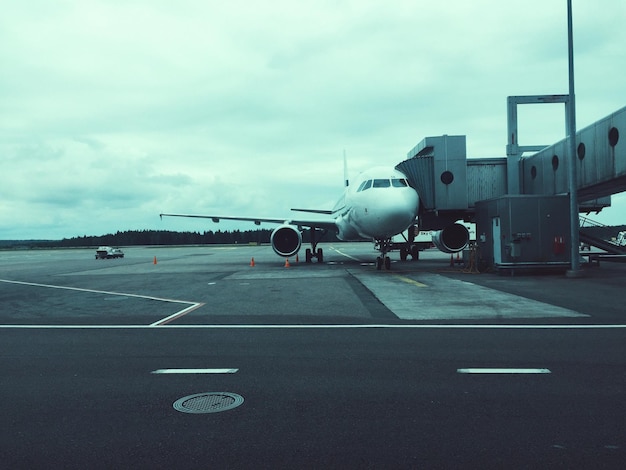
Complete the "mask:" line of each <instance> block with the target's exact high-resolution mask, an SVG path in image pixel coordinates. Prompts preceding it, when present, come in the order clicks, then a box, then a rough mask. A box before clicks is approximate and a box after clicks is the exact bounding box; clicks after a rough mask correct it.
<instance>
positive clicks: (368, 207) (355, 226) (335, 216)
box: [161, 167, 467, 270]
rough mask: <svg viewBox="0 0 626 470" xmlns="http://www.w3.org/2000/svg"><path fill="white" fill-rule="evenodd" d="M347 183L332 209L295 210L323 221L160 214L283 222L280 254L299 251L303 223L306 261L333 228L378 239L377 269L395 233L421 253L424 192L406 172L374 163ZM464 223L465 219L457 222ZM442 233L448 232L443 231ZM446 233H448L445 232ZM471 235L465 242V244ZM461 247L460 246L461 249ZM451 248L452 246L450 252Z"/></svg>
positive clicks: (343, 234)
mask: <svg viewBox="0 0 626 470" xmlns="http://www.w3.org/2000/svg"><path fill="white" fill-rule="evenodd" d="M345 182H346V188H345V190H344V193H343V195H342V196H341V198H340V199H339V200H338V201H337V204H335V207H334V208H333V209H332V210H320V209H292V210H293V211H299V212H308V213H313V214H319V215H325V216H327V218H325V219H324V220H319V219H318V220H311V219H296V218H294V219H286V220H285V219H279V218H262V217H234V216H218V215H189V214H161V217H163V216H167V217H192V218H204V219H211V220H213V222H219V221H220V220H221V219H224V220H240V221H249V222H254V223H255V224H256V225H260V224H261V222H267V223H276V224H280V225H279V226H278V227H277V228H276V229H274V231H273V232H272V234H271V237H270V241H271V245H272V248H273V249H274V251H275V252H276V254H278V255H280V256H283V257H285V258H289V257H291V256H294V255H295V254H296V253H298V251H299V250H300V247H301V245H302V228H303V227H307V228H309V229H310V234H311V248H307V249H306V262H307V263H310V262H311V261H312V259H313V258H316V259H317V261H318V262H323V260H324V254H323V251H322V249H321V248H317V244H318V242H319V238H318V237H316V233H317V231H321V236H324V234H326V233H327V232H329V231H333V232H335V233H336V235H337V238H339V239H340V240H344V241H357V240H373V241H374V242H375V248H376V249H377V250H378V251H380V252H381V256H379V257H378V258H377V259H376V268H377V269H379V270H380V269H382V267H383V265H384V266H385V269H390V267H391V260H390V258H389V256H387V253H388V252H389V251H391V250H392V249H395V248H398V244H397V243H392V241H391V238H392V237H393V236H394V235H398V234H401V233H403V232H404V231H405V230H407V229H409V231H408V234H409V235H408V238H407V237H405V240H406V241H407V242H406V244H402V247H400V249H401V258H402V259H406V258H407V255H408V254H409V253H410V254H411V255H412V257H413V259H417V258H418V256H419V251H418V247H417V246H415V245H413V246H412V245H411V243H412V241H413V238H414V236H415V225H416V224H417V215H418V210H419V196H418V194H417V192H416V191H415V189H413V188H412V187H411V186H410V184H409V182H408V180H407V178H406V176H405V175H404V174H403V173H402V172H400V171H398V170H396V169H389V168H385V167H375V168H372V169H370V170H367V171H364V172H363V173H361V174H360V175H359V176H358V177H357V178H356V180H355V182H354V184H349V182H348V180H347V178H346V179H345ZM455 225H457V226H459V227H463V228H465V227H464V226H463V225H461V224H455ZM441 232H444V231H443V230H442V231H441ZM444 235H445V234H444ZM433 242H434V243H435V244H436V245H437V247H438V248H439V249H441V250H442V251H446V250H445V248H449V247H447V246H446V245H445V243H439V238H436V237H435V236H433ZM466 243H467V240H465V241H464V242H463V245H462V246H461V248H462V247H463V246H465V244H466ZM456 251H460V250H459V249H456ZM448 252H451V251H448Z"/></svg>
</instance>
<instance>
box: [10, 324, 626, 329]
mask: <svg viewBox="0 0 626 470" xmlns="http://www.w3.org/2000/svg"><path fill="white" fill-rule="evenodd" d="M144 328H145V329H154V327H153V326H152V325H0V329H6V330H11V329H24V330H36V329H48V330H64V329H66V330H81V329H84V330H123V329H129V330H133V329H134V330H140V329H144ZM370 328H399V329H415V330H422V329H441V330H458V329H460V330H472V329H474V330H607V329H626V325H454V324H450V325H445V324H438V325H436V324H427V325H421V324H418V325H385V324H365V325H241V324H240V325H167V326H163V327H161V328H160V329H215V330H218V329H222V330H227V329H233V330H237V329H250V330H279V329H285V330H289V329H292V330H315V329H318V330H319V329H322V330H323V329H346V330H359V329H370Z"/></svg>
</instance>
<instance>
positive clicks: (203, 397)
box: [174, 392, 243, 413]
mask: <svg viewBox="0 0 626 470" xmlns="http://www.w3.org/2000/svg"><path fill="white" fill-rule="evenodd" d="M242 403H243V397H242V396H241V395H237V394H236V393H230V392H206V393H197V394H195V395H189V396H187V397H183V398H180V399H178V400H176V401H175V402H174V409H175V410H177V411H182V412H183V413H217V412H219V411H226V410H232V409H233V408H237V407H238V406H239V405H241V404H242Z"/></svg>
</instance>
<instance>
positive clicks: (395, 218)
mask: <svg viewBox="0 0 626 470" xmlns="http://www.w3.org/2000/svg"><path fill="white" fill-rule="evenodd" d="M412 193H413V194H412ZM395 196H396V197H393V198H391V199H390V200H389V202H388V204H387V207H386V210H383V211H381V214H380V220H379V225H380V226H384V227H385V228H386V229H387V230H386V232H387V233H385V234H383V236H385V237H390V236H392V235H395V234H396V233H399V232H401V231H402V230H404V229H406V228H407V227H408V226H409V225H411V224H412V223H413V222H414V220H415V217H416V216H417V207H418V198H417V194H416V193H414V192H413V191H398V192H397V193H396V195H395Z"/></svg>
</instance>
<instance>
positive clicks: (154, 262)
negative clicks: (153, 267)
mask: <svg viewBox="0 0 626 470" xmlns="http://www.w3.org/2000/svg"><path fill="white" fill-rule="evenodd" d="M152 264H157V260H156V256H155V257H154V261H152Z"/></svg>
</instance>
